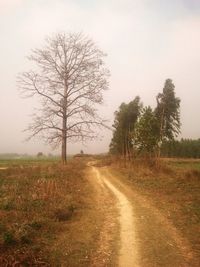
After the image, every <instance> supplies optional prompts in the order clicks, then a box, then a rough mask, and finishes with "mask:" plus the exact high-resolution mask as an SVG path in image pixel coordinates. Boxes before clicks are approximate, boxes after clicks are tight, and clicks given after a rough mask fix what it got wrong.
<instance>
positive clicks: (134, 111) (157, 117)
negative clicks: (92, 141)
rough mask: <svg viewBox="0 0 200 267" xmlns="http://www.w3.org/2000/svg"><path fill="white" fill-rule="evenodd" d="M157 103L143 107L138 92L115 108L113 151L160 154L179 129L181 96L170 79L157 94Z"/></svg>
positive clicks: (122, 153)
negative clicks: (135, 95) (131, 99)
mask: <svg viewBox="0 0 200 267" xmlns="http://www.w3.org/2000/svg"><path fill="white" fill-rule="evenodd" d="M156 100H157V106H156V108H155V109H152V108H151V107H150V106H147V107H144V106H143V104H142V102H141V100H140V97H139V96H137V97H135V99H134V100H133V101H131V102H130V103H128V104H126V103H122V104H121V105H120V107H119V109H118V110H117V111H116V112H115V119H114V124H113V129H114V130H113V138H112V140H111V143H110V153H112V154H119V155H122V156H124V157H125V158H129V159H130V158H131V157H133V156H134V154H147V155H150V156H158V157H159V156H160V154H161V147H162V145H163V143H165V142H169V141H172V140H174V139H175V137H177V136H178V134H179V133H180V126H181V123H180V99H179V98H178V97H176V94H175V86H174V84H173V82H172V80H171V79H167V80H166V81H165V84H164V87H163V91H162V92H161V93H159V94H158V95H157V97H156Z"/></svg>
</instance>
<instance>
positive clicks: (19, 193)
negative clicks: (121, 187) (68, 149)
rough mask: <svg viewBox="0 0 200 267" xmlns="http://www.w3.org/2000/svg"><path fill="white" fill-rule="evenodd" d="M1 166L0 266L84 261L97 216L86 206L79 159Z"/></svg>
mask: <svg viewBox="0 0 200 267" xmlns="http://www.w3.org/2000/svg"><path fill="white" fill-rule="evenodd" d="M1 166H4V167H8V169H1V170H0V217H1V221H0V255H1V256H0V266H2V267H3V266H11V264H13V265H12V266H15V265H16V266H18V265H17V264H21V265H20V266H61V265H62V264H64V265H62V266H86V265H88V263H89V261H90V256H91V253H92V251H93V250H95V244H94V240H96V239H97V238H98V233H97V230H96V229H97V227H98V224H100V223H101V216H100V214H98V216H100V217H98V220H97V219H96V214H95V213H94V209H92V208H91V201H90V198H93V191H92V189H91V187H90V185H89V184H88V183H87V181H86V177H85V173H84V172H85V168H86V163H85V162H84V160H82V161H81V162H80V161H79V160H71V161H70V162H69V163H68V165H67V166H62V165H61V164H59V163H58V162H56V161H54V162H47V161H45V162H44V161H27V162H25V161H23V160H22V161H20V160H17V161H13V162H12V161H7V162H6V161H3V162H2V161H1ZM94 221H95V223H94ZM9 264H10V265H9ZM14 264H15V265H14Z"/></svg>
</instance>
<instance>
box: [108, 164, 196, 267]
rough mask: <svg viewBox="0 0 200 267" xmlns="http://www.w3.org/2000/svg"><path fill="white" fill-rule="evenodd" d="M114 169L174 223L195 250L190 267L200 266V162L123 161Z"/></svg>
mask: <svg viewBox="0 0 200 267" xmlns="http://www.w3.org/2000/svg"><path fill="white" fill-rule="evenodd" d="M111 169H112V170H113V173H114V175H116V176H117V175H118V176H120V179H122V180H124V181H127V182H128V184H129V185H130V186H131V187H132V188H133V190H134V191H136V192H137V193H139V194H140V195H141V196H144V197H146V198H147V199H149V201H150V202H151V203H153V206H154V207H156V208H157V209H158V210H159V211H160V212H161V213H162V214H163V216H165V217H166V219H167V220H169V221H170V222H172V224H173V225H174V226H175V227H176V228H177V229H178V231H179V232H180V233H181V235H182V236H183V237H184V238H186V239H187V240H188V241H189V244H190V246H191V248H192V252H193V259H192V261H191V265H190V266H200V161H199V160H194V161H192V160H179V159H176V160H175V159H173V160H169V159H168V160H164V162H161V163H160V164H159V165H157V166H154V165H151V164H150V165H149V164H148V163H147V164H146V163H145V161H143V162H141V161H140V162H135V163H134V162H133V163H131V164H130V163H128V164H126V165H125V164H124V163H123V162H122V161H121V162H118V163H116V162H115V163H114V164H111ZM158 231H159V229H158Z"/></svg>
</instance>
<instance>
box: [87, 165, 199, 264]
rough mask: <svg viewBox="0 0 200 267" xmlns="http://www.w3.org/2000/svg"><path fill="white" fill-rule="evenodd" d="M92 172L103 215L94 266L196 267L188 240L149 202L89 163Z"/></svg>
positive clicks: (92, 179)
mask: <svg viewBox="0 0 200 267" xmlns="http://www.w3.org/2000/svg"><path fill="white" fill-rule="evenodd" d="M90 173H91V176H90V177H91V178H90V182H91V183H92V184H93V186H94V187H95V190H96V197H97V199H98V201H97V203H99V206H100V207H101V209H102V212H103V213H104V226H103V227H102V229H101V233H100V239H99V241H98V242H99V246H98V248H99V249H98V251H96V253H95V256H94V261H93V263H92V266H98V267H99V266H119V267H135V266H141V267H151V266H152V267H153V266H154V267H156V266H166V267H167V266H173V267H189V266H195V265H191V259H192V253H191V250H190V247H189V244H188V243H187V240H184V238H183V237H182V236H181V235H180V234H179V233H178V231H177V230H176V229H175V228H174V227H173V225H171V224H170V222H169V221H168V220H166V218H165V216H163V215H162V214H160V213H159V211H158V210H157V209H156V208H155V207H153V206H152V205H151V203H150V201H149V200H147V199H144V198H143V197H142V196H140V195H138V194H137V192H134V190H133V189H132V188H130V187H129V186H128V185H127V184H125V183H122V182H121V181H120V180H119V179H118V178H116V177H114V176H113V175H112V173H111V172H110V171H109V168H107V167H104V168H99V167H95V166H92V164H90ZM105 255H106V256H105ZM102 259H103V260H102Z"/></svg>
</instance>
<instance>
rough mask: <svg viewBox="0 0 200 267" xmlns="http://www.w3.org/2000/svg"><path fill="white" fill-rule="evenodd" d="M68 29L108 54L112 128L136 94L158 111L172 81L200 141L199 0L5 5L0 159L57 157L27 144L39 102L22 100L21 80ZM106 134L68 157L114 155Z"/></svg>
mask: <svg viewBox="0 0 200 267" xmlns="http://www.w3.org/2000/svg"><path fill="white" fill-rule="evenodd" d="M68 31H70V32H73V31H75V32H80V31H82V32H83V33H84V34H86V35H87V36H89V37H91V38H92V39H93V40H94V41H95V42H96V43H97V45H98V46H99V47H100V48H101V49H102V50H103V51H104V52H106V53H107V54H108V56H107V58H106V64H107V67H108V68H109V69H110V71H111V78H110V90H109V91H107V92H105V94H104V99H105V103H104V105H103V106H101V107H99V112H100V114H102V115H103V116H104V117H106V118H107V119H108V120H109V124H110V125H112V122H113V113H114V111H115V110H116V109H117V108H118V107H119V105H120V104H121V103H122V102H128V101H131V100H132V99H133V98H135V96H137V95H139V96H140V97H141V100H142V102H143V103H144V105H151V106H152V107H155V105H156V95H157V94H158V93H159V92H161V91H162V88H163V85H164V81H165V79H167V78H171V79H172V80H173V82H174V84H175V90H176V96H178V97H180V98H181V123H182V127H181V131H182V133H181V135H180V137H183V138H199V137H200V124H199V122H198V114H199V113H200V105H199V100H200V88H199V87H200V74H199V72H200V52H199V49H200V1H198V0H173V1H166V0H101V1H97V0H96V1H95V0H34V1H30V0H0V36H1V41H0V93H1V94H0V153H5V152H18V153H30V154H31V153H37V152H38V151H43V152H51V148H50V147H48V146H44V145H43V144H42V141H40V140H34V141H31V142H28V143H25V142H23V140H24V139H25V138H26V134H25V133H24V132H23V129H25V128H26V127H27V125H28V123H29V122H30V120H31V117H30V114H31V113H32V112H33V111H34V107H36V106H37V99H22V98H21V97H20V95H19V92H18V90H17V85H16V76H17V74H18V73H19V72H21V71H26V70H29V69H30V68H31V65H30V63H29V62H28V60H27V59H26V56H28V55H30V53H31V49H33V48H37V47H40V46H41V45H42V44H43V43H44V39H45V37H46V36H47V35H51V34H54V33H56V32H68ZM101 135H102V136H104V137H102V138H101V140H98V141H95V142H91V143H88V144H87V145H86V146H83V145H82V144H71V145H70V146H69V152H70V153H76V152H79V151H80V150H81V149H83V150H84V151H85V152H88V153H94V152H104V151H107V150H108V145H109V143H110V139H111V136H112V133H111V132H109V131H108V130H104V131H102V132H101Z"/></svg>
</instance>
